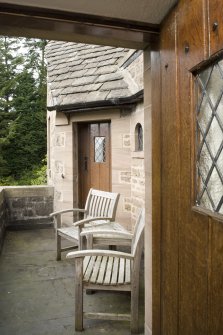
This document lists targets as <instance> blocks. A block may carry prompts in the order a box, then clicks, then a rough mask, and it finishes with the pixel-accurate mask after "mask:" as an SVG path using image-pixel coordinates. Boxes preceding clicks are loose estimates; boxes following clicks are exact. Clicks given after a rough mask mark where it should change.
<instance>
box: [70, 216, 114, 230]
mask: <svg viewBox="0 0 223 335" xmlns="http://www.w3.org/2000/svg"><path fill="white" fill-rule="evenodd" d="M100 220H104V221H106V220H112V218H111V217H101V216H100V217H92V218H88V219H83V220H80V221H77V222H74V223H73V226H75V227H79V228H82V227H83V226H84V225H85V224H86V223H90V222H92V221H100Z"/></svg>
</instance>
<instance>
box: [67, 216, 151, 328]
mask: <svg viewBox="0 0 223 335" xmlns="http://www.w3.org/2000/svg"><path fill="white" fill-rule="evenodd" d="M144 216H145V214H144V210H142V212H141V213H140V215H139V218H138V220H137V224H136V227H135V230H134V234H133V237H132V246H131V253H130V254H128V253H124V252H118V251H112V250H95V249H93V250H84V251H76V252H70V253H68V254H67V258H68V259H74V261H75V330H76V331H82V330H83V318H90V319H103V320H107V319H109V320H128V321H130V322H131V332H132V333H138V331H139V316H138V314H139V313H138V305H139V275H140V260H141V255H142V250H143V242H144V234H143V232H144V225H145V217H144ZM122 234H123V235H124V233H122ZM84 289H90V290H106V291H108V290H112V291H130V292H131V314H119V313H88V312H84V311H83V290H84Z"/></svg>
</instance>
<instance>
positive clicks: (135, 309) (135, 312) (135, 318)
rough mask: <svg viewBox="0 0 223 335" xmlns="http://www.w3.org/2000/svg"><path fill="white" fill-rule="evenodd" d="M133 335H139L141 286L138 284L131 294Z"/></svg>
mask: <svg viewBox="0 0 223 335" xmlns="http://www.w3.org/2000/svg"><path fill="white" fill-rule="evenodd" d="M131 333H132V334H138V333H139V286H138V285H137V284H136V286H135V287H134V288H133V289H132V292H131Z"/></svg>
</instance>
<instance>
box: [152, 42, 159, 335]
mask: <svg viewBox="0 0 223 335" xmlns="http://www.w3.org/2000/svg"><path fill="white" fill-rule="evenodd" d="M151 79H152V82H153V90H154V91H155V92H157V93H158V94H152V125H153V140H152V157H155V159H153V160H152V176H153V178H152V199H153V200H152V201H153V210H152V222H153V226H152V232H153V234H152V244H153V246H152V255H153V258H152V265H153V273H152V282H153V289H152V307H153V308H152V318H153V320H152V324H153V334H154V335H160V334H161V330H160V318H161V315H160V312H161V311H160V298H161V295H160V289H161V286H160V284H161V283H160V279H161V278H160V272H161V271H160V270H161V267H160V261H161V255H160V252H161V248H160V240H161V150H160V149H161V129H160V126H161V90H160V84H161V81H160V80H161V78H160V52H159V45H158V44H157V45H154V46H153V47H152V52H151Z"/></svg>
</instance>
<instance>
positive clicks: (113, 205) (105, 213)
mask: <svg viewBox="0 0 223 335" xmlns="http://www.w3.org/2000/svg"><path fill="white" fill-rule="evenodd" d="M118 200H119V194H118V193H111V192H105V191H99V190H95V189H90V191H89V193H88V197H87V200H86V205H85V210H86V213H85V215H84V218H85V219H86V218H88V217H111V218H112V221H114V220H115V215H116V210H117V205H118Z"/></svg>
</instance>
